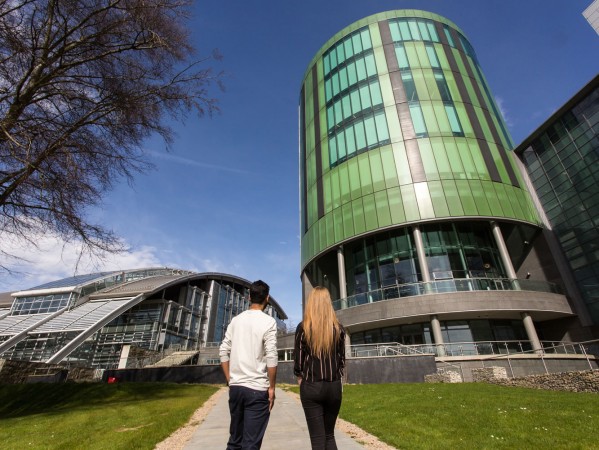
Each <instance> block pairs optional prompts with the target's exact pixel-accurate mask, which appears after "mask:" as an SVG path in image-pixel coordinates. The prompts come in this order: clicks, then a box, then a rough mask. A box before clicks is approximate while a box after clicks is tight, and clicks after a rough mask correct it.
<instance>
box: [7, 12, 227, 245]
mask: <svg viewBox="0 0 599 450" xmlns="http://www.w3.org/2000/svg"><path fill="white" fill-rule="evenodd" d="M189 7H190V2H189V1H187V0H0V241H1V240H2V236H5V237H6V236H11V237H13V238H14V237H15V236H18V237H24V238H27V237H28V236H31V235H33V234H35V233H39V232H40V231H42V232H43V231H45V230H49V231H52V232H54V233H58V235H59V236H60V237H61V238H62V239H64V240H66V241H72V240H80V241H81V242H82V243H83V248H84V249H85V250H88V251H118V250H120V249H121V248H120V245H119V240H118V238H117V237H116V236H115V235H114V234H113V233H112V232H111V231H110V230H108V229H106V228H105V227H104V226H102V225H101V224H93V223H89V220H87V219H86V211H87V209H88V208H89V207H90V206H94V205H97V204H98V202H99V201H100V200H101V199H102V195H103V194H105V193H106V192H107V191H108V190H109V189H110V188H111V187H112V185H113V183H114V182H115V181H117V180H120V179H123V178H125V179H127V180H128V181H131V180H132V177H133V175H135V174H136V173H139V172H140V171H145V170H148V169H150V168H151V164H149V163H148V162H147V161H146V160H145V159H144V155H143V153H142V151H141V144H142V142H143V141H144V139H146V138H148V137H149V136H150V135H152V134H158V135H160V136H162V137H163V138H164V140H165V141H166V143H167V144H169V143H171V142H172V138H173V135H172V129H171V128H170V127H169V126H168V125H167V119H172V118H174V119H177V120H180V119H183V118H185V117H186V116H187V114H188V113H190V112H196V113H198V114H199V115H200V116H201V115H203V114H210V113H212V112H214V111H215V110H217V106H216V103H215V100H214V99H213V98H212V97H211V96H210V90H211V87H212V86H213V85H214V84H215V83H216V84H219V80H220V74H217V75H214V74H213V73H212V72H211V70H210V69H209V68H203V66H204V65H205V64H206V63H207V62H208V60H210V59H214V58H217V57H218V55H216V54H213V55H212V56H210V57H208V58H203V59H197V58H196V57H195V49H194V48H193V46H192V44H191V40H190V36H189V29H188V19H189Z"/></svg>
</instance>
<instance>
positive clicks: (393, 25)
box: [389, 20, 402, 42]
mask: <svg viewBox="0 0 599 450" xmlns="http://www.w3.org/2000/svg"><path fill="white" fill-rule="evenodd" d="M389 30H390V31H391V40H392V41H393V42H398V41H401V40H402V39H401V33H400V32H399V25H398V24H397V21H396V20H390V21H389Z"/></svg>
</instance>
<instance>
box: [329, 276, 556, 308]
mask: <svg viewBox="0 0 599 450" xmlns="http://www.w3.org/2000/svg"><path fill="white" fill-rule="evenodd" d="M468 291H534V292H550V293H554V294H560V293H561V291H560V290H559V289H558V286H556V285H555V284H553V283H549V282H546V281H537V280H520V279H510V278H451V279H446V280H435V281H428V282H419V283H406V284H396V285H392V286H387V287H384V288H381V289H375V290H372V291H368V292H364V293H360V294H354V295H351V296H349V297H347V298H342V299H339V300H335V301H334V302H333V308H335V310H340V309H346V308H351V307H354V306H359V305H365V304H367V303H374V302H380V301H384V300H395V299H398V298H402V297H413V296H416V295H427V294H442V293H447V292H468Z"/></svg>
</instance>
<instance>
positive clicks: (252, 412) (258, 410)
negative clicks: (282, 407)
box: [227, 386, 270, 450]
mask: <svg viewBox="0 0 599 450" xmlns="http://www.w3.org/2000/svg"><path fill="white" fill-rule="evenodd" d="M268 406H269V402H268V391H256V390H255V389H250V388H247V387H244V386H231V387H229V411H230V412H231V426H230V427H229V434H230V435H229V442H227V450H236V449H243V450H258V449H259V448H260V447H261V446H262V438H263V437H264V433H265V432H266V425H268V419H269V418H270V411H269V410H268Z"/></svg>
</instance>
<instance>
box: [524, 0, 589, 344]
mask: <svg viewBox="0 0 599 450" xmlns="http://www.w3.org/2000/svg"><path fill="white" fill-rule="evenodd" d="M596 3H597V2H596ZM597 5H598V6H599V3H597ZM514 151H515V153H516V154H517V155H518V156H519V157H520V158H521V160H522V161H523V163H524V165H525V167H526V170H527V172H528V175H529V177H530V180H531V182H532V186H533V187H534V192H536V194H537V195H538V202H539V204H540V208H539V209H540V210H541V211H543V219H544V224H545V230H547V232H546V233H545V234H546V235H547V236H548V242H549V243H550V244H551V245H552V247H553V251H552V255H553V256H554V259H555V260H556V261H557V262H558V267H559V268H560V271H559V272H560V275H561V277H562V280H563V281H564V284H565V286H566V288H567V292H568V295H569V297H570V298H571V299H572V301H573V303H574V305H575V309H576V312H577V314H578V317H579V318H580V320H581V322H582V323H583V324H584V325H586V326H591V327H594V328H595V330H597V329H598V328H599V75H598V76H596V77H595V78H594V79H593V80H591V81H590V82H589V83H588V84H587V85H586V86H584V87H583V88H582V89H581V90H580V91H579V92H578V93H576V95H574V96H573V97H572V98H571V99H570V100H568V102H566V104H564V105H563V106H562V107H561V108H560V109H558V110H557V111H556V112H555V113H554V114H553V115H552V116H551V117H549V118H548V119H547V120H546V121H545V122H544V123H543V124H542V125H541V126H540V127H539V128H538V129H537V130H535V131H534V132H533V133H532V134H531V135H530V136H529V137H528V138H527V139H525V140H524V141H523V142H522V143H521V144H520V145H519V146H518V147H517V148H516V149H515V150H514ZM530 270H531V273H532V271H533V270H534V269H533V268H531V269H530ZM595 334H596V335H599V333H597V331H595Z"/></svg>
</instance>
